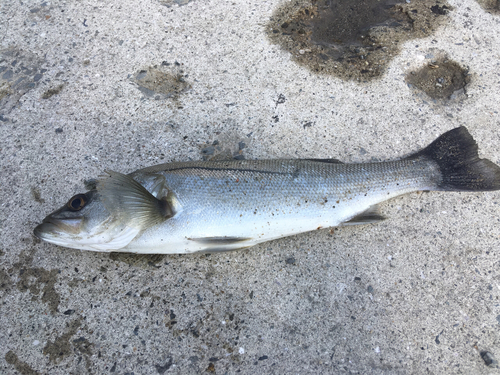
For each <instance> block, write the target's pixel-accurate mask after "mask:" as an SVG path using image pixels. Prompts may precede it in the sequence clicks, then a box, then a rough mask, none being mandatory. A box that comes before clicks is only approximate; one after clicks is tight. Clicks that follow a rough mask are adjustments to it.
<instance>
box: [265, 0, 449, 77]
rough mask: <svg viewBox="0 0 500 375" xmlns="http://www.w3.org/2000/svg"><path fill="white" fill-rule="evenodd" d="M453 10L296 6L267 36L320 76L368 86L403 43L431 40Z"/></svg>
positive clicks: (373, 3) (334, 2) (424, 3)
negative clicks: (364, 82) (418, 39)
mask: <svg viewBox="0 0 500 375" xmlns="http://www.w3.org/2000/svg"><path fill="white" fill-rule="evenodd" d="M450 10H451V7H450V6H449V5H448V4H447V3H446V2H444V1H440V0H421V1H411V2H407V3H397V2H396V1H392V0H351V1H341V0H328V1H327V0H296V1H292V2H287V3H285V4H284V5H283V6H281V7H280V8H278V9H277V10H276V11H275V12H274V14H273V16H272V17H271V20H270V22H269V23H268V25H267V33H268V35H269V38H270V39H271V41H272V42H273V43H275V44H278V45H280V46H281V47H282V48H283V49H284V50H286V51H288V52H290V53H291V54H292V56H293V59H294V60H295V61H296V62H297V63H299V64H300V65H303V66H305V67H307V68H309V69H310V70H312V71H313V72H315V73H322V74H331V75H335V76H338V77H340V78H342V79H345V80H363V81H365V80H370V79H373V78H376V77H380V76H381V75H382V74H383V73H384V71H385V69H386V68H387V65H388V64H389V62H390V61H391V59H392V58H393V57H394V56H395V55H396V54H397V53H399V49H400V45H401V44H402V43H403V42H405V41H407V40H410V39H415V38H421V37H426V36H429V35H431V34H432V33H433V32H434V30H435V29H436V28H437V27H438V26H439V25H440V24H442V23H443V22H444V20H445V19H446V18H447V17H446V14H447V13H448V11H450Z"/></svg>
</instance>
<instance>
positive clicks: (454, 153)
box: [410, 126, 500, 191]
mask: <svg viewBox="0 0 500 375" xmlns="http://www.w3.org/2000/svg"><path fill="white" fill-rule="evenodd" d="M477 150H478V147H477V143H476V141H475V140H474V139H473V138H472V136H471V135H470V133H469V132H468V130H467V129H466V128H465V127H464V126H461V127H459V128H456V129H453V130H450V131H449V132H446V133H444V134H443V135H441V136H440V137H439V138H438V139H436V140H435V141H434V142H432V143H431V144H430V145H429V146H427V147H426V148H424V149H423V150H422V151H420V152H418V153H416V154H415V155H412V156H411V157H410V158H414V157H426V158H429V159H431V160H433V161H435V162H436V163H437V164H438V166H439V169H440V170H441V173H442V179H441V182H440V183H439V184H438V187H437V189H436V190H454V191H491V190H500V167H499V166H498V165H496V164H495V163H493V162H491V161H490V160H488V159H479V155H478V153H477Z"/></svg>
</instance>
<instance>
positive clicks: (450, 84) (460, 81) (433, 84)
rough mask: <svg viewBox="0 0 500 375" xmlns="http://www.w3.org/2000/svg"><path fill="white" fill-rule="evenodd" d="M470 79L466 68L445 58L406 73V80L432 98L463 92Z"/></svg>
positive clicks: (454, 95) (446, 97)
mask: <svg viewBox="0 0 500 375" xmlns="http://www.w3.org/2000/svg"><path fill="white" fill-rule="evenodd" d="M469 81H470V77H469V74H468V69H465V68H463V67H461V66H460V65H459V64H458V63H456V62H454V61H452V60H448V59H447V58H442V59H438V60H435V61H432V62H430V63H428V64H427V65H425V66H423V67H422V68H420V69H418V70H416V71H412V72H410V73H408V74H407V76H406V82H407V83H408V84H409V85H410V86H413V87H415V88H417V89H419V90H422V91H423V92H425V93H426V94H427V95H428V96H430V97H431V98H432V99H453V98H455V97H457V96H458V95H460V94H465V88H466V86H467V84H468V83H469Z"/></svg>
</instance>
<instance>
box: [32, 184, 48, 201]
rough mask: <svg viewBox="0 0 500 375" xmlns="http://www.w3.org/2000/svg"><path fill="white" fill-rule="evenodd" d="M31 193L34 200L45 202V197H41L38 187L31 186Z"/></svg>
mask: <svg viewBox="0 0 500 375" xmlns="http://www.w3.org/2000/svg"><path fill="white" fill-rule="evenodd" d="M31 195H32V196H33V199H34V200H35V201H37V202H38V203H45V199H42V195H41V194H40V190H39V189H37V188H34V187H32V188H31Z"/></svg>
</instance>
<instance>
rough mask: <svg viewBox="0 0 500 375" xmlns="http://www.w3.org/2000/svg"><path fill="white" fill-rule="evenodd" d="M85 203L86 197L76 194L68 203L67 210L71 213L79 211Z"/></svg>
mask: <svg viewBox="0 0 500 375" xmlns="http://www.w3.org/2000/svg"><path fill="white" fill-rule="evenodd" d="M85 203H87V196H86V195H85V194H77V195H75V196H74V197H73V198H71V199H70V200H69V202H68V208H69V209H70V210H71V211H80V210H81V209H82V208H83V207H84V206H85Z"/></svg>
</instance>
